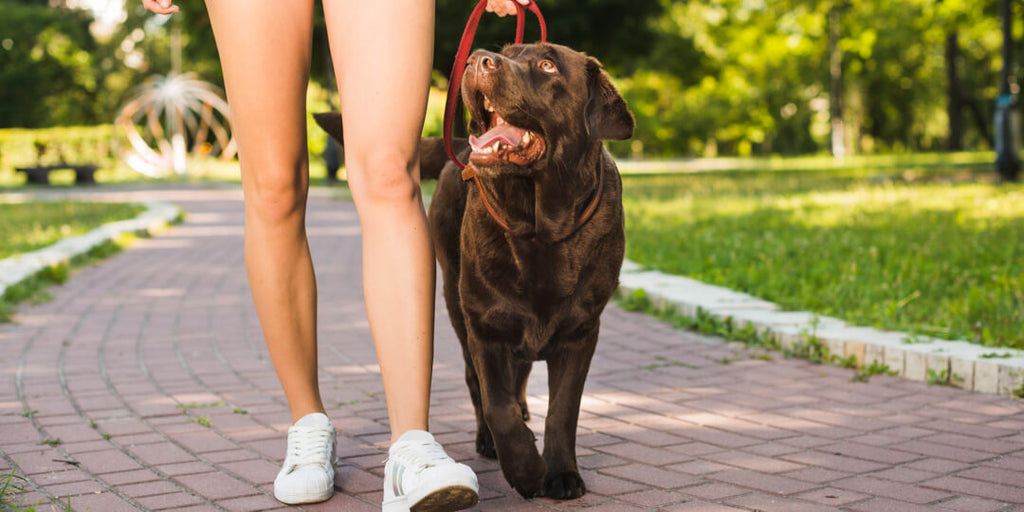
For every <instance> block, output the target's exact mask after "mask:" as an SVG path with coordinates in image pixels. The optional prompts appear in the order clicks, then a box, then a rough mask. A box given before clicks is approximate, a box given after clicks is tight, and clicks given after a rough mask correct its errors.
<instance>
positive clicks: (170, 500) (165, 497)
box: [135, 492, 202, 510]
mask: <svg viewBox="0 0 1024 512" xmlns="http://www.w3.org/2000/svg"><path fill="white" fill-rule="evenodd" d="M135 501H138V502H139V504H140V505H142V506H143V507H146V509H148V510H168V509H173V510H179V509H181V508H184V507H188V506H192V505H199V504H201V503H202V501H201V500H200V499H199V498H196V497H195V496H192V495H190V494H187V493H184V492H174V493H169V494H158V495H156V496H146V497H144V498H138V499H136V500H135Z"/></svg>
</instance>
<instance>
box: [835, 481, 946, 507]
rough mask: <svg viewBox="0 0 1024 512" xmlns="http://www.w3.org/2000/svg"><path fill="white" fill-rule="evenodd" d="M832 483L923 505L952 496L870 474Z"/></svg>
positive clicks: (841, 487)
mask: <svg viewBox="0 0 1024 512" xmlns="http://www.w3.org/2000/svg"><path fill="white" fill-rule="evenodd" d="M832 485H833V486H834V487H838V488H840V489H847V490H851V491H857V492H862V493H864V494H869V495H871V496H877V497H882V498H892V499H898V500H901V501H907V502H910V503H918V504H922V505H923V504H925V503H931V502H933V501H938V500H942V499H946V498H949V497H950V494H949V493H946V492H942V491H936V490H932V489H926V488H922V487H919V486H916V485H910V484H904V483H902V482H893V481H890V480H882V479H879V478H872V477H869V476H858V477H852V478H847V479H846V480H840V481H838V482H833V483H832Z"/></svg>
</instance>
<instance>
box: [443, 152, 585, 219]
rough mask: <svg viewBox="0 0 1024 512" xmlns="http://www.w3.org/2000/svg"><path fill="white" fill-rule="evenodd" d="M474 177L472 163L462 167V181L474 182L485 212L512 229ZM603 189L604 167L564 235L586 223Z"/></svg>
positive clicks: (474, 172) (474, 171)
mask: <svg viewBox="0 0 1024 512" xmlns="http://www.w3.org/2000/svg"><path fill="white" fill-rule="evenodd" d="M476 177H477V176H476V169H475V168H474V167H473V165H472V164H469V165H467V166H466V167H465V168H464V169H462V179H463V181H473V182H476V189H477V192H479V193H480V201H482V202H483V203H484V209H486V210H487V213H488V214H490V216H491V218H492V219H494V222H497V223H498V225H499V226H501V228H502V229H504V230H505V231H512V229H511V228H509V226H508V223H507V222H505V221H504V220H502V218H501V217H500V216H498V212H496V211H494V207H493V206H491V202H490V201H489V200H488V199H487V193H486V192H485V191H484V186H483V185H481V184H480V180H478V179H475V178H476ZM603 190H604V169H600V168H599V169H598V172H597V190H595V191H594V197H593V199H591V200H590V204H588V205H587V209H586V210H583V214H582V215H580V218H579V219H577V220H576V224H574V225H573V227H572V231H570V232H569V235H566V236H570V235H572V234H573V233H575V232H576V230H578V229H580V228H581V227H583V225H584V224H586V223H587V221H588V220H590V218H591V217H593V216H594V212H596V211H597V203H599V202H600V201H601V192H602V191H603Z"/></svg>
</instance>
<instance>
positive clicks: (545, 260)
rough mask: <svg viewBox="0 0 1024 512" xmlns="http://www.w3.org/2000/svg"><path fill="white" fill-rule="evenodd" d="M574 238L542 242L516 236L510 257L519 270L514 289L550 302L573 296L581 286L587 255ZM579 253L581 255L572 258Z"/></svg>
mask: <svg viewBox="0 0 1024 512" xmlns="http://www.w3.org/2000/svg"><path fill="white" fill-rule="evenodd" d="M576 245H577V244H576V243H575V242H574V241H567V242H563V243H559V244H554V245H548V244H541V243H539V242H538V241H537V240H536V239H533V238H524V239H520V238H512V239H511V241H510V243H509V249H510V250H509V257H510V258H511V260H512V261H511V263H512V266H513V267H514V268H515V269H516V272H515V273H514V274H513V275H511V276H509V277H511V278H513V279H514V282H513V283H510V284H512V285H513V287H514V289H515V290H516V291H517V292H519V293H520V294H522V295H525V296H528V297H529V298H530V299H531V300H533V301H535V302H536V301H541V303H543V302H547V301H548V300H552V299H560V298H565V297H568V296H570V295H571V294H572V293H573V291H575V290H576V288H577V286H578V285H579V279H580V269H581V268H582V266H583V264H584V262H585V261H584V260H585V255H581V254H579V253H580V251H578V250H574V249H578V248H577V247H575V246H576ZM573 255H576V256H577V257H575V258H574V257H572V256H573Z"/></svg>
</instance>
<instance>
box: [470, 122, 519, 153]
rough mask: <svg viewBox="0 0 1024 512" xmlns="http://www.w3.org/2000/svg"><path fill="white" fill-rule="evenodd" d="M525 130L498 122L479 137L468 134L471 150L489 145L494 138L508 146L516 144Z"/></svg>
mask: <svg viewBox="0 0 1024 512" xmlns="http://www.w3.org/2000/svg"><path fill="white" fill-rule="evenodd" d="M523 135H526V130H524V129H522V128H519V127H517V126H512V125H510V124H499V125H497V126H495V127H494V128H491V129H490V130H487V131H486V132H484V133H482V134H480V137H474V136H472V135H470V136H469V145H470V146H472V147H473V150H474V151H475V150H478V149H482V148H485V147H487V146H490V145H491V144H493V143H494V141H495V140H501V141H503V142H504V143H505V144H508V145H509V146H513V147H515V146H518V145H519V144H520V143H521V142H522V141H523Z"/></svg>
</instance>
